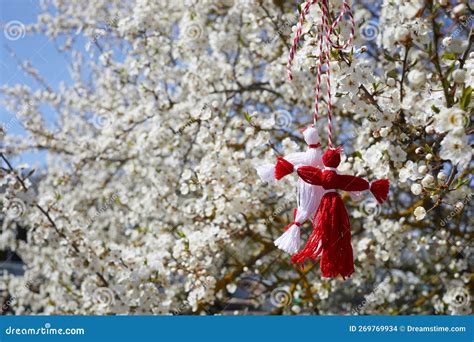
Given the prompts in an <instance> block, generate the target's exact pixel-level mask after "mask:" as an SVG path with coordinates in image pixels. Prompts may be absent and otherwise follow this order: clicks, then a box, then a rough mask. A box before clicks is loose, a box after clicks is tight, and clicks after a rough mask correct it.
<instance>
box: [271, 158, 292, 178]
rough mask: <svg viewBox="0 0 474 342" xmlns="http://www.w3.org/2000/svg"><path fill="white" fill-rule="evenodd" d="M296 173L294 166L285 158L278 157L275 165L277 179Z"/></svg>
mask: <svg viewBox="0 0 474 342" xmlns="http://www.w3.org/2000/svg"><path fill="white" fill-rule="evenodd" d="M293 171H294V167H293V164H291V163H290V162H289V161H288V160H286V159H285V158H283V157H277V163H276V165H275V179H276V180H280V179H282V178H283V177H285V176H286V175H289V174H290V173H292V172H293Z"/></svg>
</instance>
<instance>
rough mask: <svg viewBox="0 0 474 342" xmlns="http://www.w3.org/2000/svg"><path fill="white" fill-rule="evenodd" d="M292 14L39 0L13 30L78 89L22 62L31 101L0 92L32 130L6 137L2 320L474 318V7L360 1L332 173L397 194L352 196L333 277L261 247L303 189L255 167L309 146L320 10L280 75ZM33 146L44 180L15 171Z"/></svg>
mask: <svg viewBox="0 0 474 342" xmlns="http://www.w3.org/2000/svg"><path fill="white" fill-rule="evenodd" d="M297 5H298V4H297V3H296V2H295V1H281V0H245V1H236V0H235V1H234V0H225V1H223V0H220V1H219V0H205V1H197V0H181V1H178V2H174V1H152V0H131V1H119V0H109V1H99V0H94V1H92V0H91V1H79V0H70V1H59V0H52V1H45V2H44V3H43V5H42V6H43V10H42V13H41V14H40V15H39V16H38V20H37V22H36V23H34V24H31V25H27V26H26V27H25V29H26V31H27V33H28V34H42V35H46V36H47V37H48V38H49V39H51V40H53V41H55V43H56V45H57V46H58V49H59V50H60V51H62V52H63V53H64V54H67V55H68V56H70V58H71V61H72V62H71V65H70V72H71V78H72V80H73V81H72V82H70V83H67V84H66V83H61V84H59V85H58V86H57V87H51V86H49V85H48V84H47V82H46V81H45V80H44V79H43V77H42V76H41V75H40V73H39V72H38V71H37V70H36V69H35V66H34V64H35V61H34V60H32V61H24V62H22V63H21V67H22V69H23V71H24V72H25V73H26V74H28V75H29V76H31V77H32V79H33V80H35V81H36V82H37V85H38V86H37V87H33V86H27V85H24V84H18V85H15V86H3V87H1V93H2V99H3V101H4V105H5V107H6V108H8V110H9V111H11V112H12V113H14V114H15V115H16V118H17V119H18V120H19V122H21V125H22V126H23V128H24V129H25V131H26V132H27V134H26V136H15V135H13V134H12V133H11V132H10V131H9V129H8V125H4V126H3V130H2V134H1V135H0V137H1V138H0V139H1V140H0V141H1V146H0V147H1V163H2V164H1V169H0V182H1V189H2V192H1V195H0V202H1V205H2V207H3V211H2V218H1V223H2V225H1V227H2V228H1V235H0V237H1V241H2V243H1V244H0V246H1V247H2V249H3V254H2V255H6V254H8V253H13V254H14V255H15V256H16V257H17V258H18V259H20V260H21V262H22V265H23V266H22V267H23V272H22V275H13V274H11V273H9V272H6V271H4V272H3V274H2V275H1V280H2V281H1V287H0V291H1V292H0V295H1V298H2V300H3V313H7V314H28V313H31V314H229V313H236V314H246V313H251V312H254V311H261V312H269V313H273V314H308V313H309V314H389V315H392V314H435V313H439V314H468V313H470V310H471V304H470V292H471V291H472V286H473V284H472V278H473V274H472V261H473V259H472V254H471V247H470V244H471V241H472V237H473V232H472V225H469V217H470V214H471V215H472V208H471V207H470V204H471V203H470V201H471V198H472V193H471V190H470V186H471V185H472V162H471V156H472V149H471V143H470V140H469V139H470V138H472V136H471V134H472V124H471V121H470V117H471V115H472V110H473V106H472V102H471V99H472V87H473V80H474V53H473V52H472V41H473V35H472V29H470V26H471V25H472V19H473V15H474V8H473V7H472V2H471V3H470V5H469V4H468V3H467V2H466V1H452V0H451V1H448V0H411V1H402V0H383V1H357V2H354V3H353V4H352V7H353V12H354V17H355V21H356V25H357V30H356V39H355V42H354V47H353V48H351V49H346V50H343V51H332V53H331V62H330V65H331V66H330V68H331V71H332V73H331V77H332V78H333V79H332V82H331V84H332V87H333V89H332V93H333V94H335V96H334V98H333V104H334V117H335V119H334V122H333V125H334V128H333V130H334V134H335V139H336V141H335V143H338V144H341V145H343V147H344V154H345V157H344V158H343V160H342V163H341V165H340V167H339V170H340V172H341V173H347V174H353V175H357V176H362V177H366V178H389V179H390V182H391V184H392V185H391V189H390V195H389V200H388V204H387V205H384V206H383V207H380V206H378V205H377V204H376V202H375V200H373V199H371V198H370V197H369V196H367V197H362V198H360V199H358V200H356V199H355V200H352V201H351V200H346V203H347V204H348V211H349V214H350V216H351V223H352V235H353V247H354V258H355V264H356V272H355V273H354V274H353V275H352V276H351V277H350V278H349V279H347V280H345V281H344V280H343V279H342V278H336V279H327V278H323V277H322V276H321V272H320V270H319V267H318V266H315V265H317V264H316V263H314V264H312V263H309V264H306V266H305V268H304V269H301V267H299V266H296V265H292V264H291V261H290V257H289V256H288V255H287V254H285V253H283V252H281V251H280V250H278V249H277V248H276V247H275V246H274V245H273V240H274V239H275V238H276V237H278V236H279V235H280V234H281V233H282V227H283V226H285V225H286V224H288V223H289V222H291V221H292V220H293V212H292V209H293V208H294V207H295V203H294V196H293V193H292V191H288V189H289V188H290V189H291V188H292V187H294V186H295V184H296V178H291V177H287V178H286V179H284V180H282V181H280V182H278V183H276V184H272V185H271V186H270V185H268V184H267V183H264V182H261V181H260V180H259V178H258V176H257V174H256V172H255V169H254V166H255V165H258V164H259V163H260V162H261V161H273V160H274V159H275V157H276V156H278V155H285V154H288V153H291V152H295V151H298V150H301V149H302V148H303V146H304V141H303V137H302V135H301V134H300V133H299V131H298V129H299V128H301V127H303V126H304V125H307V124H308V123H309V122H311V120H312V119H311V111H312V103H313V100H314V94H313V87H314V82H315V79H314V78H315V72H316V69H317V62H318V59H319V52H318V44H317V34H318V26H317V25H316V24H317V23H318V22H319V20H320V16H321V10H320V8H319V7H318V6H313V7H312V10H311V12H310V13H309V15H308V20H307V24H306V25H305V26H304V27H303V39H302V46H301V47H300V49H299V50H298V53H297V55H296V59H295V63H294V79H293V81H292V82H288V81H287V80H286V79H285V66H286V58H287V54H288V47H289V45H290V41H291V37H292V30H294V29H295V25H296V21H297V17H298V8H301V7H298V6H297ZM339 5H340V0H331V2H330V10H331V13H332V15H333V16H334V15H335V10H336V9H337V7H338V6H339ZM340 30H341V34H342V35H344V36H347V34H348V30H349V28H348V27H345V26H344V25H341V27H340ZM470 30H471V31H470ZM9 46H10V48H11V50H12V54H14V44H9ZM324 77H325V75H323V78H324ZM322 83H323V85H324V84H325V82H322ZM54 89H57V90H54ZM46 106H47V107H49V108H51V109H52V110H53V111H54V113H55V115H56V125H55V126H54V128H51V125H49V124H48V122H47V120H46V119H45V115H44V108H45V107H46ZM323 107H324V104H323ZM325 124H326V118H325V117H324V115H323V116H322V118H321V119H320V120H319V121H318V125H317V128H318V130H319V132H320V134H321V135H322V136H324V134H325V129H324V126H325ZM323 141H324V140H323ZM31 150H42V151H47V160H46V165H47V167H45V168H44V169H38V170H34V169H32V168H31V167H29V166H27V165H15V164H14V163H13V161H12V159H13V158H12V157H14V156H21V155H22V154H23V153H24V152H26V151H31ZM343 195H344V196H348V194H345V193H343ZM364 196H365V195H364ZM311 230H312V229H311V226H310V223H309V222H307V223H306V224H305V225H303V226H302V235H303V237H305V238H306V237H307V236H308V235H309V233H310V232H311ZM243 299H245V301H244V300H243Z"/></svg>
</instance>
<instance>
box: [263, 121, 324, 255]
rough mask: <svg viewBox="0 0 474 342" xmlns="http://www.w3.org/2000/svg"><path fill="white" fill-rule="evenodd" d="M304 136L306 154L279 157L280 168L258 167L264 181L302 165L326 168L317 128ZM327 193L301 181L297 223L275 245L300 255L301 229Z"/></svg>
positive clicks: (297, 153) (279, 176)
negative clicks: (306, 147) (306, 146)
mask: <svg viewBox="0 0 474 342" xmlns="http://www.w3.org/2000/svg"><path fill="white" fill-rule="evenodd" d="M303 136H304V140H305V142H306V144H308V149H307V150H306V152H295V153H291V154H289V155H287V156H286V157H284V158H281V157H278V161H277V163H276V165H273V164H265V165H262V166H259V167H257V168H256V169H257V173H258V175H259V176H260V178H261V179H262V181H265V182H271V181H273V180H279V179H281V178H283V177H284V176H286V175H288V174H290V173H292V172H293V171H296V170H297V169H298V167H299V166H301V165H309V166H315V167H324V166H323V162H322V150H321V144H320V143H319V135H318V131H317V130H316V128H315V127H314V125H311V126H308V127H307V128H306V129H305V130H304V131H303ZM288 162H289V163H288ZM290 163H291V164H292V165H291V164H290ZM293 165H294V166H293ZM324 192H325V191H324V189H323V188H322V187H321V186H316V185H311V184H309V183H306V182H304V181H303V180H302V179H301V178H298V185H297V208H296V209H295V211H294V221H293V222H291V223H290V224H289V225H288V226H286V227H285V232H284V233H283V234H282V235H281V236H280V237H279V238H278V239H276V240H275V242H274V243H275V246H277V247H278V248H279V249H281V250H283V251H285V252H287V253H289V254H294V253H296V252H298V250H299V248H300V244H301V239H300V233H301V232H300V226H301V225H302V224H303V223H304V222H305V221H307V220H311V219H312V218H313V217H314V215H315V213H316V211H317V209H318V207H319V202H320V201H321V198H322V196H323V195H324Z"/></svg>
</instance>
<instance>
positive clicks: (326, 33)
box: [286, 0, 355, 147]
mask: <svg viewBox="0 0 474 342" xmlns="http://www.w3.org/2000/svg"><path fill="white" fill-rule="evenodd" d="M318 2H319V4H320V6H321V10H322V16H321V29H320V33H319V60H318V72H317V75H316V85H315V98H314V123H315V124H316V122H317V120H318V117H319V97H320V94H321V75H322V73H323V65H325V66H326V82H327V97H328V99H327V108H328V143H329V147H332V98H331V71H330V64H329V61H330V50H331V47H333V48H335V49H345V48H347V47H348V46H349V45H350V44H351V43H352V41H353V40H354V34H355V22H354V17H353V15H352V11H351V7H350V5H349V4H348V3H347V0H344V1H343V3H342V5H341V11H340V13H339V15H338V16H337V18H336V19H335V20H334V22H333V23H332V25H329V18H330V13H329V0H311V1H308V2H306V4H305V6H304V7H303V8H302V10H301V13H300V16H299V20H298V23H297V26H296V33H295V38H294V39H293V45H292V46H291V49H290V54H289V57H288V63H287V66H286V68H287V74H288V78H289V79H290V80H292V79H293V74H292V71H291V67H292V64H293V60H294V58H295V54H296V50H297V48H298V44H299V41H300V39H301V35H302V27H303V23H304V20H305V17H306V15H307V14H308V12H309V9H310V7H311V6H312V5H314V4H316V3H318ZM346 14H347V15H348V16H349V19H350V23H351V33H350V36H349V38H348V39H347V41H346V42H345V43H344V44H336V43H335V42H334V41H333V40H332V39H331V34H334V35H335V36H336V38H337V41H338V42H339V41H340V40H341V35H340V34H339V33H335V32H334V30H335V29H336V27H337V26H338V25H339V23H340V22H341V20H342V18H343V17H344V15H346Z"/></svg>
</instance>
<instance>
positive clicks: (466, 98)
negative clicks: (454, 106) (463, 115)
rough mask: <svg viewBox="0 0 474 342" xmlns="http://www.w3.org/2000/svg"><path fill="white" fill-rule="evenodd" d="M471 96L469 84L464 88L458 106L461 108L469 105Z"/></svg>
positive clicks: (464, 108)
mask: <svg viewBox="0 0 474 342" xmlns="http://www.w3.org/2000/svg"><path fill="white" fill-rule="evenodd" d="M471 97H472V88H471V86H469V87H467V88H466V89H464V92H463V93H462V96H461V99H460V100H459V106H460V107H461V109H462V110H466V109H467V107H468V106H469V103H470V102H471Z"/></svg>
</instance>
